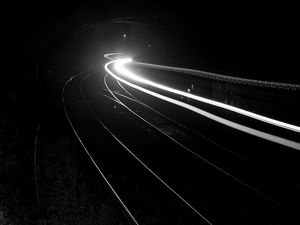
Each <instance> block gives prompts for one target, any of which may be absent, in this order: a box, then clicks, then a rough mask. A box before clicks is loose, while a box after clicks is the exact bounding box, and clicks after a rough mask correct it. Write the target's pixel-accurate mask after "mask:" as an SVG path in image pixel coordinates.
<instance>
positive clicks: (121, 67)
mask: <svg viewBox="0 0 300 225" xmlns="http://www.w3.org/2000/svg"><path fill="white" fill-rule="evenodd" d="M130 62H132V59H130V58H127V59H120V60H116V61H115V69H116V70H117V71H118V72H119V73H120V74H122V75H124V76H126V77H128V78H130V79H132V80H135V81H138V82H140V83H143V84H147V85H150V86H152V87H155V88H158V89H161V90H164V91H168V92H171V93H174V94H177V95H182V96H185V97H187V98H190V99H194V100H196V101H200V102H204V103H207V104H210V105H214V106H217V107H220V108H223V109H227V110H230V111H233V112H235V113H238V114H241V115H244V116H247V117H251V118H253V119H256V120H260V121H262V122H266V123H269V124H272V125H275V126H278V127H282V128H285V129H288V130H292V131H295V132H298V133H300V127H299V126H296V125H293V124H289V123H285V122H282V121H279V120H275V119H272V118H269V117H266V116H262V115H259V114H256V113H253V112H249V111H247V110H244V109H241V108H237V107H235V106H231V105H227V104H224V103H221V102H217V101H214V100H211V99H207V98H203V97H200V96H197V95H194V94H190V93H186V92H184V91H180V90H177V89H174V88H171V87H168V86H165V85H162V84H158V83H155V82H153V81H150V80H147V79H145V78H142V77H140V76H138V75H136V74H134V73H132V72H131V71H129V70H128V69H126V68H125V65H126V64H128V63H130Z"/></svg>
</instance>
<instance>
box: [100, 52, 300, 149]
mask: <svg viewBox="0 0 300 225" xmlns="http://www.w3.org/2000/svg"><path fill="white" fill-rule="evenodd" d="M130 62H132V59H130V58H126V59H118V60H113V61H110V62H108V63H106V64H105V70H106V71H107V72H108V74H110V75H111V76H113V77H114V78H115V79H117V80H118V81H120V82H122V83H124V84H126V85H128V86H131V87H133V88H135V89H138V90H140V91H142V92H144V93H146V94H150V95H152V96H154V97H157V98H160V99H162V100H164V101H167V102H170V103H173V104H176V105H178V106H181V107H183V108H186V109H188V110H190V111H193V112H195V113H198V114H200V115H202V116H205V117H207V118H209V119H212V120H214V121H217V122H219V123H221V124H224V125H226V126H229V127H232V128H234V129H237V130H240V131H243V132H245V133H248V134H251V135H254V136H256V137H260V138H263V139H266V140H269V141H272V142H275V143H278V144H281V145H284V146H287V147H290V148H293V149H297V150H300V143H298V142H295V141H291V140H288V139H285V138H282V137H279V136H275V135H272V134H269V133H266V132H262V131H259V130H256V129H253V128H250V127H247V126H244V125H241V124H238V123H236V122H233V121H230V120H227V119H224V118H222V117H219V116H216V115H214V114H212V113H209V112H206V111H204V110H202V109H199V108H197V107H195V106H192V105H189V104H187V103H184V102H181V101H178V100H175V99H172V98H170V97H167V96H164V95H161V94H158V93H156V92H153V91H150V90H148V89H145V88H143V87H140V86H138V85H136V84H133V83H131V82H129V81H127V80H125V79H123V78H121V77H119V76H117V75H116V74H114V73H113V72H112V71H111V70H110V69H109V68H108V67H109V66H110V65H111V64H115V65H114V69H116V71H118V73H120V74H122V75H123V76H125V77H127V78H129V79H132V80H135V81H138V82H141V83H144V84H147V85H150V86H153V87H156V88H159V89H161V90H165V91H168V92H171V93H174V94H178V95H182V96H185V97H188V98H192V99H194V100H198V101H202V102H205V103H208V104H211V105H214V106H217V107H221V108H224V109H228V110H231V111H234V112H237V113H240V114H242V115H245V116H248V117H251V118H254V119H257V120H261V121H264V122H267V123H270V124H273V125H276V126H279V127H283V128H285V129H290V130H293V131H296V132H300V127H297V126H295V125H291V124H287V123H284V122H281V121H277V120H274V119H271V118H268V117H265V116H261V115H258V114H255V113H251V112H248V111H246V110H242V109H239V108H236V107H233V106H229V105H226V104H223V103H220V102H216V101H213V100H210V99H206V98H203V97H199V96H196V95H192V94H189V93H185V92H183V91H180V90H176V89H173V88H170V87H167V86H165V85H161V84H158V83H155V82H152V81H149V80H147V79H144V78H142V77H139V76H137V75H136V74H134V73H132V72H131V71H129V70H127V69H126V68H125V67H124V65H125V64H127V63H130Z"/></svg>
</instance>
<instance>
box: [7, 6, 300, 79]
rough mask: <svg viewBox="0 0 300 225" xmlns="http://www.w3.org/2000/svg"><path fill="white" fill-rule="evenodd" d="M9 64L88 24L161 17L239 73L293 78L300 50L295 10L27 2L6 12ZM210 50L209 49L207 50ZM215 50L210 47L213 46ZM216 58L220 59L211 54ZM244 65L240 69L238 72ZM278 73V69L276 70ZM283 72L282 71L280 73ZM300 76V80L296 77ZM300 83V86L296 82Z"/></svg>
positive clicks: (287, 8)
mask: <svg viewBox="0 0 300 225" xmlns="http://www.w3.org/2000/svg"><path fill="white" fill-rule="evenodd" d="M4 9H5V10H6V11H7V12H8V13H6V14H5V16H4V19H3V20H4V24H5V25H4V27H5V31H6V32H5V33H6V34H5V36H6V38H7V41H6V42H5V43H6V45H5V49H6V50H7V54H6V55H8V56H9V57H8V58H9V61H10V62H13V63H14V61H18V60H23V61H24V59H25V61H27V62H28V63H29V61H30V60H32V58H33V57H34V55H35V54H36V52H37V51H38V49H39V48H41V46H43V44H44V43H45V42H47V41H48V40H49V39H51V38H52V37H53V36H55V35H56V34H57V33H59V32H61V31H63V30H66V29H69V28H70V27H76V26H79V25H81V24H84V23H89V22H93V21H99V20H103V19H110V18H116V17H127V16H129V17H130V16H138V17H156V18H161V19H160V20H159V21H162V22H165V23H167V24H168V23H169V24H172V26H173V27H176V23H178V22H183V23H185V24H186V29H185V31H186V32H188V33H189V34H190V35H194V34H195V35H207V37H208V38H207V39H209V40H211V42H212V43H214V44H213V45H211V46H212V48H211V49H212V52H213V51H215V52H217V53H216V54H217V55H220V59H221V60H222V59H223V58H226V57H227V56H226V54H228V57H232V55H233V56H234V57H233V58H234V59H233V60H231V61H234V62H235V63H236V64H238V66H237V67H241V68H245V67H247V68H250V67H251V61H253V67H255V65H256V66H258V68H257V69H256V70H254V71H257V70H259V69H260V68H262V69H263V70H267V69H268V68H270V71H273V72H274V74H275V73H279V72H278V71H281V72H285V71H286V70H288V71H289V73H292V72H294V73H295V69H296V66H295V65H297V60H296V58H295V57H294V53H296V52H297V50H298V49H299V48H298V47H299V44H298V37H299V36H298V34H297V33H298V26H297V21H298V19H299V18H297V17H298V16H297V13H296V12H295V10H296V7H295V6H293V5H287V4H286V5H283V4H281V3H280V4H279V3H272V4H262V3H257V4H255V3H253V2H251V3H245V2H243V3H239V4H237V3H230V2H228V1H227V2H225V3H224V2H223V3H222V4H220V3H219V2H212V1H180V2H178V1H135V2H134V1H133V2H132V1H70V0H68V1H66V0H60V1H59V0H54V1H49V0H46V1H26V2H25V1H24V2H22V3H16V2H15V3H14V2H11V3H8V6H7V7H5V8H4ZM208 46H209V45H208ZM209 47H210V46H209ZM212 54H215V53H212ZM239 65H240V66H239ZM275 67H276V69H274V68H275ZM277 68H278V69H277ZM295 76H296V75H295ZM295 80H299V81H300V79H298V78H296V79H295Z"/></svg>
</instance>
